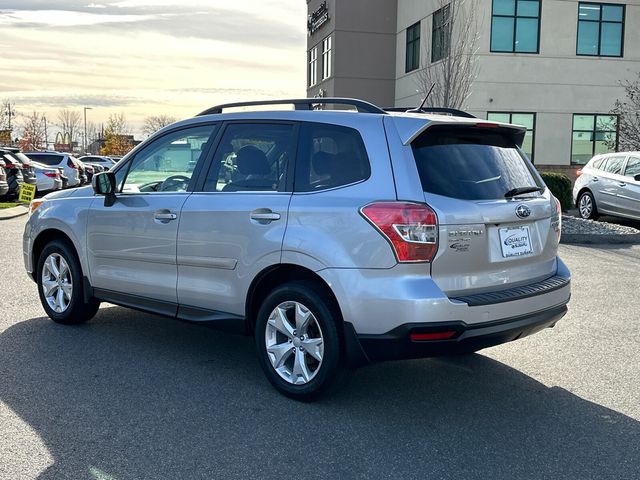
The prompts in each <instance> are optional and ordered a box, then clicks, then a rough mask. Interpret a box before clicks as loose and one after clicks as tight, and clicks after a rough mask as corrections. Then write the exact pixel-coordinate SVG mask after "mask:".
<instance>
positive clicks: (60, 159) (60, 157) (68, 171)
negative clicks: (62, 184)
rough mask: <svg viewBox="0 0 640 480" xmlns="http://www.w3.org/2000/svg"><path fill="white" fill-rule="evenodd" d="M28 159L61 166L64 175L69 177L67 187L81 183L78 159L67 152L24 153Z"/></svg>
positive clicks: (52, 165) (51, 165) (50, 165)
mask: <svg viewBox="0 0 640 480" xmlns="http://www.w3.org/2000/svg"><path fill="white" fill-rule="evenodd" d="M25 155H26V156H27V157H29V158H30V159H32V160H34V161H36V162H39V163H41V164H44V165H46V166H48V167H54V168H55V167H62V168H63V169H64V175H65V176H66V177H67V178H68V179H69V183H68V186H69V187H79V186H80V185H82V183H83V182H82V173H81V171H80V164H79V163H78V160H77V159H76V158H75V157H73V156H71V155H69V154H68V153H57V152H30V153H26V154H25Z"/></svg>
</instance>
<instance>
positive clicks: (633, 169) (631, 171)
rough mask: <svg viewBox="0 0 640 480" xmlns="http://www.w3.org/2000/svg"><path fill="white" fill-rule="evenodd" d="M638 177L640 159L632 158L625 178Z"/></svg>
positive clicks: (625, 170) (639, 173)
mask: <svg viewBox="0 0 640 480" xmlns="http://www.w3.org/2000/svg"><path fill="white" fill-rule="evenodd" d="M636 175H640V158H636V157H630V158H629V161H628V162H627V168H625V169H624V176H625V177H631V178H633V177H635V176H636Z"/></svg>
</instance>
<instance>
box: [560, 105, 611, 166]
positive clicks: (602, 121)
mask: <svg viewBox="0 0 640 480" xmlns="http://www.w3.org/2000/svg"><path fill="white" fill-rule="evenodd" d="M617 126H618V117H616V116H615V115H597V114H584V113H576V114H574V115H573V134H572V139H571V163H575V164H578V165H584V164H585V163H587V162H588V161H589V160H590V159H591V157H593V156H594V155H597V154H600V153H610V152H615V151H616V149H617V146H618V134H617Z"/></svg>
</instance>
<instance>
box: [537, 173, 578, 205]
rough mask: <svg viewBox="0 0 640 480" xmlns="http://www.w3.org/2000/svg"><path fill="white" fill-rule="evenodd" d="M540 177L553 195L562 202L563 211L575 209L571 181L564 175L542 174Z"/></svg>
mask: <svg viewBox="0 0 640 480" xmlns="http://www.w3.org/2000/svg"><path fill="white" fill-rule="evenodd" d="M540 176H541V177H542V179H543V180H544V183H546V184H547V187H549V190H551V193H553V195H554V196H555V197H556V198H557V199H558V200H560V205H562V210H563V211H566V210H569V209H570V208H573V198H572V185H571V179H570V178H569V177H567V176H566V175H565V174H564V173H551V172H549V173H542V172H541V173H540Z"/></svg>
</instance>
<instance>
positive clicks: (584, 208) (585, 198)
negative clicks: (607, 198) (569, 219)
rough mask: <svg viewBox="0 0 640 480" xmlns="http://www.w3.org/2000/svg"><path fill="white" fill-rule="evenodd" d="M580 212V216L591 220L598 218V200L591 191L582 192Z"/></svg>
mask: <svg viewBox="0 0 640 480" xmlns="http://www.w3.org/2000/svg"><path fill="white" fill-rule="evenodd" d="M578 212H579V213H580V217H581V218H584V219H585V220H586V219H591V220H596V219H597V218H598V209H597V207H596V200H595V199H594V198H593V195H592V194H591V192H582V193H581V194H580V198H579V199H578Z"/></svg>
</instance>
